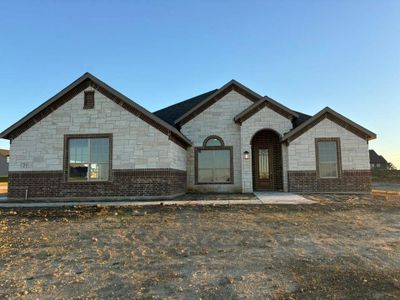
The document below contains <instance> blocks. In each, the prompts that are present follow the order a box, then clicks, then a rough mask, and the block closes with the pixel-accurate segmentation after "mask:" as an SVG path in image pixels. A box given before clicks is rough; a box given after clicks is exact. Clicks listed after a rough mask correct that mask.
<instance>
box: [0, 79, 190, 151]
mask: <svg viewBox="0 0 400 300" xmlns="http://www.w3.org/2000/svg"><path fill="white" fill-rule="evenodd" d="M89 86H91V87H93V88H94V89H96V90H97V91H98V92H100V93H102V94H103V95H104V96H106V97H107V98H108V99H110V100H111V101H114V102H115V103H117V104H118V105H120V106H121V107H123V108H124V109H126V110H128V111H129V112H131V113H132V114H134V115H135V116H137V117H139V118H140V119H142V120H143V121H145V122H147V123H148V124H150V125H151V126H153V127H155V128H157V129H158V130H160V131H161V132H163V133H164V134H166V135H168V136H169V138H170V139H171V140H172V141H173V142H175V143H177V144H179V145H180V146H182V147H186V146H188V145H190V144H191V142H190V141H189V139H187V138H186V137H185V136H184V135H183V134H182V133H180V132H179V131H178V130H177V129H176V128H174V127H172V126H171V125H170V124H168V123H166V122H165V121H163V120H161V119H160V118H159V117H157V116H155V115H153V114H152V113H151V112H149V111H148V110H146V109H145V108H143V107H142V106H140V105H139V104H137V103H135V102H133V101H132V100H130V99H129V98H128V97H126V96H124V95H123V94H121V93H120V92H118V91H117V90H115V89H113V88H112V87H110V86H108V85H107V84H106V83H104V82H102V81H101V80H100V79H98V78H96V77H95V76H93V75H92V74H90V73H85V74H83V75H82V76H81V77H79V78H78V79H77V80H75V81H74V82H72V83H71V84H70V85H68V86H67V87H66V88H64V89H63V90H61V91H60V92H59V93H57V94H56V95H55V96H53V97H52V98H50V99H49V100H47V101H46V102H45V103H43V104H42V105H40V106H39V107H38V108H36V109H35V110H33V111H32V112H30V113H29V114H27V115H26V116H25V117H23V118H22V119H21V120H19V121H18V122H17V123H15V124H14V125H12V126H10V127H9V128H7V129H6V130H4V131H3V132H2V133H0V138H6V139H14V138H16V137H17V136H19V135H20V134H21V133H23V132H24V131H26V130H27V129H29V128H30V127H32V126H33V125H34V124H36V123H37V122H39V121H40V120H42V119H44V118H45V117H46V116H48V115H49V114H50V113H51V112H53V111H55V110H56V109H57V108H59V107H60V106H62V105H63V104H65V103H66V102H68V101H69V100H71V99H72V98H73V97H74V96H76V95H78V94H79V93H80V92H82V91H83V90H85V89H86V88H87V87H89Z"/></svg>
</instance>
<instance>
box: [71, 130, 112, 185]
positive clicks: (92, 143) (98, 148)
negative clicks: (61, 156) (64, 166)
mask: <svg viewBox="0 0 400 300" xmlns="http://www.w3.org/2000/svg"><path fill="white" fill-rule="evenodd" d="M109 173H110V138H103V137H101V138H69V139H68V181H105V180H108V179H109Z"/></svg>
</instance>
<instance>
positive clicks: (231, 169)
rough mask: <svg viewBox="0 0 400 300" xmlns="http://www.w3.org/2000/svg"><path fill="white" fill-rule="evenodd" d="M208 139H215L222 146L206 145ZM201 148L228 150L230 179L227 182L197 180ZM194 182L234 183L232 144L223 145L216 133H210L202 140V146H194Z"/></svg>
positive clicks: (199, 183)
mask: <svg viewBox="0 0 400 300" xmlns="http://www.w3.org/2000/svg"><path fill="white" fill-rule="evenodd" d="M210 139H217V140H219V141H220V142H221V145H222V146H206V144H207V142H208V141H209V140H210ZM202 150H229V153H230V177H231V180H230V181H229V182H199V156H198V154H199V151H202ZM194 183H195V184H196V185H201V184H234V177H233V146H225V143H224V141H223V139H222V138H221V137H219V136H217V135H210V136H208V137H207V138H206V139H205V140H204V142H203V146H202V147H195V148H194Z"/></svg>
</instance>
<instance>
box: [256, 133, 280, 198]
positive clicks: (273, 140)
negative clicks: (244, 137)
mask: <svg viewBox="0 0 400 300" xmlns="http://www.w3.org/2000/svg"><path fill="white" fill-rule="evenodd" d="M251 148H252V170H253V172H252V173H253V190H254V191H282V190H283V178H282V147H281V142H280V139H279V135H278V134H277V133H276V132H275V131H273V130H269V129H263V130H260V131H259V132H257V133H256V134H255V135H254V136H253V138H252V140H251Z"/></svg>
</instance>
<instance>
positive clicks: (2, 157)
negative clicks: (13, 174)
mask: <svg viewBox="0 0 400 300" xmlns="http://www.w3.org/2000/svg"><path fill="white" fill-rule="evenodd" d="M9 155H10V152H9V151H8V150H6V149H0V177H7V176H8V161H9Z"/></svg>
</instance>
